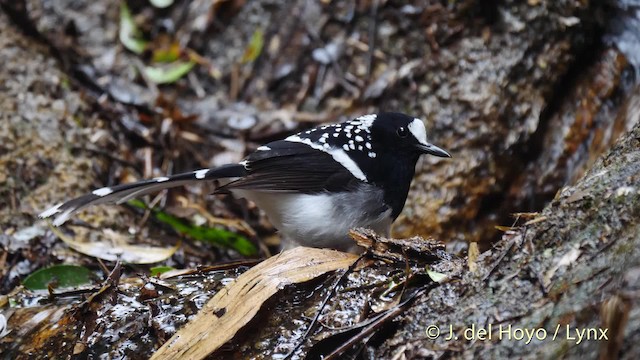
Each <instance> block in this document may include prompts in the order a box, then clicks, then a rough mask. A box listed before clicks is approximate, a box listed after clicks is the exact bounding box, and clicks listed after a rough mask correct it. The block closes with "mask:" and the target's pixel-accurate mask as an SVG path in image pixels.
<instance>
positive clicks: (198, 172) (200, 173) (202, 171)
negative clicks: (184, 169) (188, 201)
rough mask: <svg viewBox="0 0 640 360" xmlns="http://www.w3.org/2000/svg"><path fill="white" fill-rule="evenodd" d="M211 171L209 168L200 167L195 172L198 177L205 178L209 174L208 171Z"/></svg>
mask: <svg viewBox="0 0 640 360" xmlns="http://www.w3.org/2000/svg"><path fill="white" fill-rule="evenodd" d="M208 172H209V169H200V170H196V171H194V172H193V173H194V174H195V176H196V179H204V177H205V176H207V173H208Z"/></svg>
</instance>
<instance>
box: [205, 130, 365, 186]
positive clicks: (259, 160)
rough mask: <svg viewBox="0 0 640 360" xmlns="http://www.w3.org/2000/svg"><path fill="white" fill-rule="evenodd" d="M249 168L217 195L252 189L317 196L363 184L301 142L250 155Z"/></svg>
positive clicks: (267, 147) (275, 144)
mask: <svg viewBox="0 0 640 360" xmlns="http://www.w3.org/2000/svg"><path fill="white" fill-rule="evenodd" d="M245 164H246V167H247V175H245V176H244V177H242V178H241V179H239V180H236V181H233V182H231V183H229V184H227V185H225V186H223V187H221V188H219V189H218V191H217V192H225V191H228V190H233V189H248V190H259V191H279V192H300V193H305V194H313V193H319V192H325V191H328V192H340V191H345V190H347V189H350V188H353V187H354V186H356V185H357V184H358V183H360V182H361V181H360V180H358V179H357V178H355V177H354V176H353V175H352V174H351V172H350V171H349V170H347V169H346V168H345V167H344V166H342V165H341V164H340V163H339V162H337V161H335V160H334V159H333V157H332V156H331V155H330V154H328V153H326V152H324V151H321V150H316V149H314V148H312V147H310V146H308V145H306V144H303V143H298V142H291V141H285V140H280V141H274V142H272V143H269V144H267V145H265V146H264V147H260V148H259V149H258V151H256V152H254V153H253V154H251V155H249V157H247V159H246V162H245Z"/></svg>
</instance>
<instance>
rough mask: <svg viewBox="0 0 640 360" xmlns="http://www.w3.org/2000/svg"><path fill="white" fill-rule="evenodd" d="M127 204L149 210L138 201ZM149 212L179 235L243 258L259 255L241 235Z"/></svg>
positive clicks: (166, 214)
mask: <svg viewBox="0 0 640 360" xmlns="http://www.w3.org/2000/svg"><path fill="white" fill-rule="evenodd" d="M127 204H129V205H131V206H133V207H136V208H139V209H145V210H146V209H148V207H147V205H146V204H145V203H144V202H143V201H141V200H138V199H133V200H129V201H127ZM149 210H150V211H151V214H152V215H153V217H154V218H155V219H156V220H158V221H160V222H162V223H165V224H167V225H169V226H171V228H173V230H175V231H176V232H177V233H178V234H184V235H188V236H190V237H191V238H193V239H196V240H199V241H202V242H206V243H209V244H213V245H216V246H222V247H226V248H230V249H234V250H236V251H237V252H239V253H240V254H241V255H243V256H255V255H256V254H257V253H258V248H257V247H256V246H255V245H254V244H253V243H252V242H251V241H249V239H247V238H246V237H244V236H242V235H240V234H236V233H234V232H231V231H227V230H224V229H218V228H214V227H208V226H201V225H193V224H190V223H189V222H188V221H186V220H184V219H181V218H179V217H177V216H173V215H171V214H169V213H167V212H164V211H162V210H158V209H149Z"/></svg>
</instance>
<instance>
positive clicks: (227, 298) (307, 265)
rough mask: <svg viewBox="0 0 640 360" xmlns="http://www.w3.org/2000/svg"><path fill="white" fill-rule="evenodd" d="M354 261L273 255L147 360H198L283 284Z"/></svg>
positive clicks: (303, 252)
mask: <svg viewBox="0 0 640 360" xmlns="http://www.w3.org/2000/svg"><path fill="white" fill-rule="evenodd" d="M357 259H358V256H357V255H355V254H348V253H342V252H339V251H335V250H327V249H314V248H305V247H297V248H294V249H291V250H288V251H285V252H283V253H281V254H280V255H276V256H273V257H271V258H269V259H267V260H265V261H263V262H262V263H260V264H258V265H256V266H254V267H253V268H251V269H250V270H248V271H247V272H245V273H244V274H242V275H240V276H239V277H238V278H237V279H236V280H235V281H234V282H232V283H231V284H229V285H227V286H226V288H225V289H222V290H220V291H218V293H217V294H216V295H215V296H214V297H213V298H212V299H211V300H209V302H208V303H207V304H206V305H205V306H204V308H203V309H202V310H200V312H199V313H198V314H197V315H196V317H195V318H194V319H193V320H192V321H191V322H189V323H188V324H187V325H185V326H184V327H183V328H182V329H180V330H179V331H178V332H176V333H175V334H174V335H173V336H172V337H171V339H169V340H168V341H167V342H166V343H165V344H164V345H162V347H161V348H160V349H158V351H157V352H156V353H155V354H153V356H152V357H151V358H152V359H192V360H195V359H203V358H205V357H206V356H207V355H209V354H210V353H212V352H213V351H215V350H216V349H218V348H219V347H220V346H222V345H224V344H225V343H226V342H227V341H229V340H231V338H233V336H234V335H235V334H236V333H237V332H238V330H240V329H241V328H242V327H243V326H245V325H246V324H247V323H248V322H249V321H250V320H251V319H252V318H253V317H254V316H255V315H256V314H257V312H258V310H259V309H260V307H261V306H262V304H263V303H264V302H265V301H267V300H268V299H269V298H271V296H273V295H274V294H276V293H277V292H278V291H280V290H281V289H282V288H283V287H284V286H286V285H290V284H295V283H301V282H305V281H309V280H312V279H314V278H316V277H318V276H320V275H322V274H324V273H327V272H329V271H334V270H337V269H345V268H348V267H349V266H351V265H352V264H353V263H354V262H355V261H356V260H357Z"/></svg>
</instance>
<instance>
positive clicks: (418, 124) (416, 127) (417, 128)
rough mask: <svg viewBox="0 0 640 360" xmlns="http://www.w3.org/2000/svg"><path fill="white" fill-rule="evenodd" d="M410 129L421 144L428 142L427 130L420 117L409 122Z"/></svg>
mask: <svg viewBox="0 0 640 360" xmlns="http://www.w3.org/2000/svg"><path fill="white" fill-rule="evenodd" d="M409 131H411V134H413V137H415V138H416V140H418V142H420V143H421V144H425V145H426V144H428V142H427V130H426V129H425V128H424V123H423V122H422V120H420V119H417V118H416V119H413V121H412V122H411V123H410V124H409Z"/></svg>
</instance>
